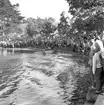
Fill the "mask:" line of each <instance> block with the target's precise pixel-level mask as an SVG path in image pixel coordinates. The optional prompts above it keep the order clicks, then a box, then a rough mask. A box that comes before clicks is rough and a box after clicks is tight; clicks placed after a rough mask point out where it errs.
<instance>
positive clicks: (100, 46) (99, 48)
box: [92, 40, 104, 94]
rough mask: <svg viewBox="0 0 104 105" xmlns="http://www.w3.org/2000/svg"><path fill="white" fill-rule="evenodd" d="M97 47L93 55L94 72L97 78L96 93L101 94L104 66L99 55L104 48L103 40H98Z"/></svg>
mask: <svg viewBox="0 0 104 105" xmlns="http://www.w3.org/2000/svg"><path fill="white" fill-rule="evenodd" d="M95 47H96V52H95V54H94V56H93V61H92V72H93V75H94V76H95V80H96V93H97V94H99V93H101V91H102V86H101V78H102V72H103V68H102V65H101V62H100V57H99V56H100V54H101V52H102V51H103V50H104V48H103V43H102V41H101V40H96V42H95Z"/></svg>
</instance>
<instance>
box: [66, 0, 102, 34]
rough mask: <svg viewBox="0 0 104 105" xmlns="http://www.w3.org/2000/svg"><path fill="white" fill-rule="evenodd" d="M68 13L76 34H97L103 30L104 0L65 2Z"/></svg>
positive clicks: (68, 0) (69, 0)
mask: <svg viewBox="0 0 104 105" xmlns="http://www.w3.org/2000/svg"><path fill="white" fill-rule="evenodd" d="M66 1H67V2H68V4H69V12H70V13H71V15H73V18H72V20H71V21H72V27H74V29H77V30H78V32H87V33H91V32H95V31H96V32H97V34H98V33H99V34H100V33H101V32H102V31H103V30H104V25H103V24H104V0H66Z"/></svg>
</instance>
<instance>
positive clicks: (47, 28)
mask: <svg viewBox="0 0 104 105" xmlns="http://www.w3.org/2000/svg"><path fill="white" fill-rule="evenodd" d="M27 23H28V28H27V33H28V35H29V36H31V37H32V36H34V35H35V36H36V35H37V34H41V35H42V37H44V36H47V35H49V34H50V33H53V32H54V31H55V30H56V27H55V25H54V24H53V23H54V19H53V18H48V19H47V18H45V19H41V18H37V19H33V18H28V19H27Z"/></svg>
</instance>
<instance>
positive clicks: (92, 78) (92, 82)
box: [90, 66, 95, 87]
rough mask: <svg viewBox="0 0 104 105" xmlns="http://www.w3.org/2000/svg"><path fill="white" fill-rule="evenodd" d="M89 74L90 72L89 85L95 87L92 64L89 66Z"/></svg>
mask: <svg viewBox="0 0 104 105" xmlns="http://www.w3.org/2000/svg"><path fill="white" fill-rule="evenodd" d="M90 74H91V85H92V86H93V87H95V76H94V74H93V72H92V66H90Z"/></svg>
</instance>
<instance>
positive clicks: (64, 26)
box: [58, 12, 70, 36]
mask: <svg viewBox="0 0 104 105" xmlns="http://www.w3.org/2000/svg"><path fill="white" fill-rule="evenodd" d="M60 16H61V17H60V22H59V24H58V32H59V34H60V35H62V36H66V35H68V32H69V29H70V25H69V23H68V21H67V19H68V17H65V12H62V13H61V14H60Z"/></svg>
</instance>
